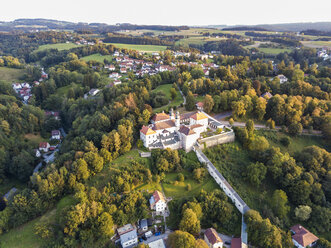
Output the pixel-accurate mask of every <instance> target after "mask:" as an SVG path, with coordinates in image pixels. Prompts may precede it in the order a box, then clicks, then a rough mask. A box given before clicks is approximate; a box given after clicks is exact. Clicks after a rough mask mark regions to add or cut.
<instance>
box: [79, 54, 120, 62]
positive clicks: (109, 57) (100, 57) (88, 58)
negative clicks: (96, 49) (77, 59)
mask: <svg viewBox="0 0 331 248" xmlns="http://www.w3.org/2000/svg"><path fill="white" fill-rule="evenodd" d="M81 59H82V60H84V61H86V62H88V61H91V60H93V61H97V62H100V63H104V60H105V59H106V60H109V61H112V60H113V56H112V55H101V54H100V53H96V54H92V55H89V56H85V57H82V58H81Z"/></svg>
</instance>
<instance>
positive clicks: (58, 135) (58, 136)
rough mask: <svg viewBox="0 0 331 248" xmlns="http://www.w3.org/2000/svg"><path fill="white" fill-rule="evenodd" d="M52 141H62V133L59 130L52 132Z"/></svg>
mask: <svg viewBox="0 0 331 248" xmlns="http://www.w3.org/2000/svg"><path fill="white" fill-rule="evenodd" d="M52 139H57V140H60V139H61V133H60V131H59V130H52Z"/></svg>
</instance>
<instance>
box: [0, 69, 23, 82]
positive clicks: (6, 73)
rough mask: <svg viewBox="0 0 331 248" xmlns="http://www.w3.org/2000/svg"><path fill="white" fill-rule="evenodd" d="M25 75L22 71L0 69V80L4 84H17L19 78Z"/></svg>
mask: <svg viewBox="0 0 331 248" xmlns="http://www.w3.org/2000/svg"><path fill="white" fill-rule="evenodd" d="M24 74H25V70H24V69H14V68H7V67H0V80H3V81H6V82H10V83H12V82H17V81H21V80H20V78H21V77H22V76H23V75H24Z"/></svg>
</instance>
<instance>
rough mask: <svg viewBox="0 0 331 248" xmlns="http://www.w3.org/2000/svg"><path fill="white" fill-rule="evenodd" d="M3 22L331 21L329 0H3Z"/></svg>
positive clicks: (269, 22) (235, 22)
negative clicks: (21, 19)
mask: <svg viewBox="0 0 331 248" xmlns="http://www.w3.org/2000/svg"><path fill="white" fill-rule="evenodd" d="M1 2H2V3H1V5H0V6H1V7H0V9H1V15H0V21H12V20H14V19H18V18H47V19H56V20H62V21H71V22H88V23H91V22H101V23H107V24H116V23H124V22H128V23H132V24H146V25H157V24H162V25H191V26H194V25H223V24H226V25H253V24H273V23H291V22H318V21H331V12H330V10H331V1H330V0H314V1H311V0H273V1H271V0H251V1H249V0H191V1H188V0H163V1H159V0H129V1H128V0H89V1H88V0H79V1H78V0H52V1H49V0H48V1H47V0H8V1H5V0H1Z"/></svg>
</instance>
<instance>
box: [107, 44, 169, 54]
mask: <svg viewBox="0 0 331 248" xmlns="http://www.w3.org/2000/svg"><path fill="white" fill-rule="evenodd" d="M110 44H112V45H114V46H115V47H118V48H124V49H131V50H137V51H139V52H145V53H152V52H161V51H165V50H167V47H166V46H154V45H136V44H123V43H110Z"/></svg>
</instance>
